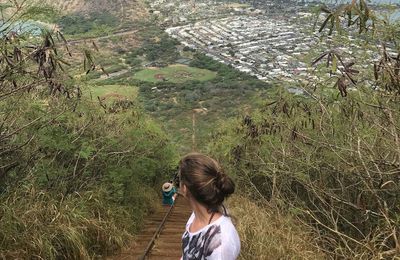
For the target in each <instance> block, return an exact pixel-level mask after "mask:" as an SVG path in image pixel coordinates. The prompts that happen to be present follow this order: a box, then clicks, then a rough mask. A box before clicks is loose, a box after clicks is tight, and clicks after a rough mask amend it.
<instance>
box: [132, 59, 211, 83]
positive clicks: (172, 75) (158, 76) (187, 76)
mask: <svg viewBox="0 0 400 260" xmlns="http://www.w3.org/2000/svg"><path fill="white" fill-rule="evenodd" d="M216 74H217V73H216V72H213V71H210V70H206V69H198V68H193V67H189V66H186V65H180V64H177V65H169V66H168V67H165V68H147V69H144V70H141V71H139V72H137V73H136V74H135V75H134V77H133V78H134V79H138V80H142V81H147V82H162V81H169V82H174V83H182V82H185V81H191V80H199V81H207V80H211V79H213V78H215V76H216Z"/></svg>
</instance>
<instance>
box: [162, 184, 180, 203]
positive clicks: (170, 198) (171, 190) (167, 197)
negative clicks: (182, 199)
mask: <svg viewBox="0 0 400 260" xmlns="http://www.w3.org/2000/svg"><path fill="white" fill-rule="evenodd" d="M176 195H177V193H176V188H175V186H174V184H172V182H166V183H164V184H163V186H162V196H163V200H162V203H163V205H164V206H172V205H174V201H175V198H176Z"/></svg>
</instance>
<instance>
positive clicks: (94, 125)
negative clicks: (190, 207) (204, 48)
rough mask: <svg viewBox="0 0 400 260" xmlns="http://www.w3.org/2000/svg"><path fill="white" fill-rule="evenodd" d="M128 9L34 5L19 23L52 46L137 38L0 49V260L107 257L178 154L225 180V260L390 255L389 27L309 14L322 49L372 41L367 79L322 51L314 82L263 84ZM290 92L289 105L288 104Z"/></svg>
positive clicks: (392, 117)
mask: <svg viewBox="0 0 400 260" xmlns="http://www.w3.org/2000/svg"><path fill="white" fill-rule="evenodd" d="M13 3H14V4H15V3H16V2H13V1H11V2H10V5H11V7H10V6H7V7H6V6H4V5H1V8H2V10H3V11H4V15H12V13H13V12H15V11H16V10H18V9H19V6H18V5H16V6H12V4H13ZM142 7H144V6H143V3H142V2H140V1H122V0H119V1H105V0H104V1H103V0H99V1H95V0H87V1H72V0H70V1H56V2H50V1H49V2H47V3H45V4H43V3H42V4H41V5H39V6H29V7H27V8H28V10H26V14H25V15H26V16H24V17H25V18H28V17H30V18H32V19H36V20H40V21H45V22H48V23H57V24H59V25H60V26H61V27H62V28H64V29H63V30H62V31H63V32H64V33H65V35H66V36H67V38H68V37H76V38H80V37H83V38H87V37H89V36H104V35H109V34H110V33H112V32H115V31H119V30H131V29H132V28H133V29H135V30H136V29H139V30H138V32H137V34H135V35H134V36H129V37H128V36H125V35H118V36H112V37H111V36H110V37H108V38H102V39H99V40H98V41H96V43H94V44H92V43H90V44H89V45H79V44H78V45H75V46H70V48H69V49H67V48H66V47H65V45H63V43H64V40H63V36H62V35H61V34H59V33H57V32H54V33H46V32H45V33H43V35H41V36H40V37H36V38H31V37H28V36H29V35H24V34H21V35H16V34H13V33H9V31H7V30H6V31H5V33H4V35H3V36H2V37H1V39H0V43H1V47H0V48H1V52H0V61H1V62H0V83H1V85H0V257H1V258H5V259H94V258H102V257H105V256H106V255H110V254H113V253H115V252H117V251H118V250H119V249H120V248H121V247H123V246H126V245H127V244H128V243H129V242H130V241H131V240H132V239H134V236H135V234H136V233H137V232H138V230H139V229H140V227H141V224H142V219H143V218H144V217H145V216H146V215H148V214H152V213H153V212H155V210H156V208H157V207H159V206H158V205H159V203H160V201H159V197H158V196H159V187H160V184H161V183H162V182H164V181H165V180H166V179H168V178H169V177H170V176H171V173H173V172H174V171H175V169H176V165H177V161H178V159H179V156H180V155H181V154H182V153H184V152H186V151H189V150H190V148H192V149H196V150H201V151H208V153H209V154H211V155H213V156H214V157H215V158H217V159H218V160H219V161H220V162H221V163H222V165H224V168H225V170H226V172H228V173H229V174H230V175H232V176H233V177H234V178H235V180H236V183H237V185H236V187H237V193H238V195H235V196H233V197H232V198H231V200H230V201H228V206H229V210H230V212H231V213H232V215H233V217H234V220H235V224H236V225H237V228H238V231H239V234H240V237H241V243H242V250H241V255H240V259H246V260H247V259H249V260H252V259H276V258H280V259H325V258H331V259H343V258H344V259H349V258H350V259H396V257H397V258H398V257H399V255H400V244H399V239H400V238H399V237H400V230H399V226H400V204H399V201H400V186H399V172H400V170H399V169H400V136H399V135H400V115H399V113H400V112H399V111H400V107H399V106H400V103H399V101H400V100H399V93H400V55H399V54H397V53H396V54H393V53H388V52H387V51H386V47H385V46H391V47H392V48H393V49H396V50H397V51H399V46H400V45H399V42H400V39H399V35H400V32H399V28H400V26H399V24H398V22H397V21H394V22H393V21H382V20H380V19H379V18H378V17H375V16H374V14H373V12H372V11H370V10H369V9H368V6H367V4H366V3H365V1H363V0H360V1H352V3H351V4H349V5H343V6H341V7H340V8H338V9H337V10H329V9H328V8H327V7H323V8H322V9H321V11H322V12H325V13H326V15H325V16H324V21H323V22H322V24H321V27H320V31H321V33H322V34H324V35H331V37H329V38H331V40H333V41H334V40H337V39H340V38H335V36H336V35H337V34H339V33H342V34H346V33H352V35H355V36H359V37H360V38H361V39H364V40H365V39H366V41H365V42H366V43H365V44H371V45H373V46H376V43H377V42H378V40H379V42H380V46H378V47H375V48H376V53H375V54H376V55H375V56H376V57H377V60H376V61H374V62H375V64H372V63H371V64H362V63H363V62H365V60H364V58H363V57H355V58H354V62H355V63H356V64H362V65H366V67H365V70H367V69H370V73H358V72H357V70H356V69H354V67H357V66H356V65H355V66H354V67H353V64H352V62H351V63H347V60H346V62H344V59H343V57H342V56H341V54H340V53H338V52H337V51H336V50H326V52H325V53H323V54H321V56H319V57H315V60H314V62H313V64H312V66H314V67H315V74H316V75H317V76H318V79H317V80H316V81H314V82H308V83H306V84H303V83H297V82H296V81H295V83H293V82H291V83H288V82H271V83H266V82H262V81H259V80H258V79H256V78H255V77H253V76H250V75H248V74H246V73H242V72H239V71H236V70H235V69H234V68H232V67H230V66H228V65H225V64H220V63H218V62H216V61H214V60H212V59H211V58H209V57H207V56H205V55H204V54H201V53H199V52H196V51H194V50H192V49H190V48H183V47H182V46H180V44H179V42H177V41H176V40H173V39H171V38H169V37H168V35H166V34H165V33H163V31H162V29H161V28H159V27H158V26H157V25H156V24H155V23H154V21H153V20H151V18H150V19H149V20H141V19H142V18H141V16H140V15H137V16H135V15H136V13H134V12H135V10H137V11H138V12H141V10H143V9H142ZM129 8H131V9H129ZM132 12H133V13H132ZM142 13H143V17H147V16H146V15H147V12H142ZM145 13H146V15H145ZM28 14H29V16H28ZM12 19H19V18H18V16H16V17H14V18H11V20H12ZM135 19H138V20H139V21H136V20H135ZM344 22H347V23H346V24H347V25H348V26H349V27H342V25H343V24H344ZM132 26H137V27H132ZM349 28H350V29H349ZM355 31H357V33H359V34H354V32H355ZM323 40H325V38H324V37H322V38H321V41H323ZM178 61H180V62H182V63H185V64H184V65H183V64H180V65H176V64H177V63H178ZM310 65H311V64H310ZM360 74H361V75H360ZM291 84H297V86H299V88H300V89H301V90H302V91H303V94H302V95H292V94H289V93H288V92H287V91H286V90H285V88H284V87H283V86H287V85H291ZM238 115H239V116H238ZM218 125H220V126H218ZM193 133H194V134H195V140H194V142H193V143H192V142H191V141H192V139H191V137H192V134H193ZM196 142H197V143H196ZM192 145H193V147H192Z"/></svg>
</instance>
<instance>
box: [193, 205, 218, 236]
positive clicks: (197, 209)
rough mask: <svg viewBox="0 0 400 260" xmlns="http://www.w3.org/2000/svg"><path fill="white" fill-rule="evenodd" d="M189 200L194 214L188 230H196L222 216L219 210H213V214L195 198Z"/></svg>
mask: <svg viewBox="0 0 400 260" xmlns="http://www.w3.org/2000/svg"><path fill="white" fill-rule="evenodd" d="M189 202H190V206H191V208H192V210H193V212H194V216H195V219H194V220H193V223H192V225H191V226H190V227H189V231H190V232H196V231H198V230H200V229H202V228H203V227H205V226H207V225H208V224H210V223H212V222H214V221H215V220H217V219H219V218H220V217H221V216H222V214H221V213H219V212H215V213H214V214H213V213H212V212H208V210H207V208H206V207H205V206H203V205H202V204H200V203H198V202H197V201H195V200H190V201H189Z"/></svg>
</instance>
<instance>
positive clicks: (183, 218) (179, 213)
mask: <svg viewBox="0 0 400 260" xmlns="http://www.w3.org/2000/svg"><path fill="white" fill-rule="evenodd" d="M168 209H169V208H168V207H166V208H164V209H163V210H162V211H161V212H157V213H156V214H153V215H152V216H149V217H148V218H147V219H146V221H145V224H144V226H143V230H142V232H141V233H140V235H139V236H137V238H136V240H135V241H134V242H133V243H132V244H131V246H130V247H129V248H126V249H125V250H123V251H122V252H121V253H120V254H119V255H115V256H112V257H109V258H107V259H109V260H133V259H135V260H136V259H140V257H141V256H142V254H143V253H144V251H145V249H146V247H147V245H148V244H149V242H150V241H151V239H152V237H153V235H154V232H155V231H156V230H157V229H158V227H159V225H160V223H161V222H162V220H163V218H164V216H165V214H166V212H167V211H168ZM190 214H191V210H190V206H189V203H188V201H187V200H186V199H185V198H183V197H182V196H179V197H178V198H177V200H176V203H175V206H174V208H173V209H172V212H171V214H170V215H169V216H168V218H167V221H166V223H165V225H164V227H163V229H162V231H161V233H160V235H159V237H158V238H157V240H156V241H155V244H154V247H153V249H152V250H151V251H150V254H149V256H148V257H147V258H146V259H149V260H161V259H163V260H178V259H179V258H180V257H181V256H182V245H181V239H182V234H183V232H184V231H185V225H186V222H187V220H188V219H189V217H190Z"/></svg>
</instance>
